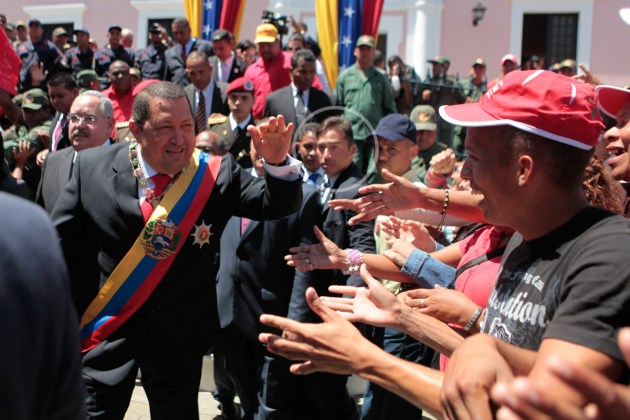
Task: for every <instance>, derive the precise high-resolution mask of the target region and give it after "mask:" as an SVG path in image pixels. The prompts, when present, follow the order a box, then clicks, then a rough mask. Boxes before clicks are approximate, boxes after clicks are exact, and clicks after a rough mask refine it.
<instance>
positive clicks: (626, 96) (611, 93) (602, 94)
mask: <svg viewBox="0 0 630 420" xmlns="http://www.w3.org/2000/svg"><path fill="white" fill-rule="evenodd" d="M595 92H597V95H598V102H597V105H598V106H599V109H601V110H602V112H604V114H606V115H608V116H610V117H613V118H617V114H618V113H619V111H621V108H623V106H624V105H625V104H627V103H628V102H630V90H628V89H624V88H620V87H617V86H609V85H601V86H597V87H596V88H595Z"/></svg>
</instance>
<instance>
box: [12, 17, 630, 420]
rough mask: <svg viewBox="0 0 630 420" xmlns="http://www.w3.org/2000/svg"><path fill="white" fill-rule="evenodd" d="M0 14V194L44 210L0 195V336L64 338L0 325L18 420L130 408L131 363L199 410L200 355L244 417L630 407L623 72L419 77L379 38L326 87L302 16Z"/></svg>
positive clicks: (563, 414) (593, 412)
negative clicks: (199, 32)
mask: <svg viewBox="0 0 630 420" xmlns="http://www.w3.org/2000/svg"><path fill="white" fill-rule="evenodd" d="M0 23H1V24H2V28H3V29H4V33H5V34H6V38H7V39H8V40H10V42H11V43H12V45H13V48H15V51H16V54H17V55H18V56H19V58H20V59H21V67H20V70H19V74H18V75H17V76H18V80H19V82H18V85H17V86H16V87H15V88H16V89H15V92H16V93H17V94H16V95H11V94H10V92H8V91H5V90H2V89H0V109H1V110H2V113H1V115H0V118H2V132H1V136H2V137H1V138H2V143H3V151H4V159H3V161H2V166H1V171H0V177H1V178H0V190H1V191H4V192H8V193H11V194H14V195H18V196H21V197H22V198H25V199H27V200H31V201H34V202H36V203H37V204H39V206H41V208H43V210H41V209H37V208H34V207H35V206H34V205H29V204H28V203H27V201H26V200H17V199H14V198H11V197H10V196H8V195H6V194H4V193H0V203H1V204H0V206H2V208H3V209H7V211H9V210H10V212H11V217H12V219H14V220H16V222H15V224H13V225H12V226H10V229H8V232H15V233H11V234H10V236H5V235H3V237H4V240H0V250H1V252H0V255H2V257H0V258H2V261H3V264H2V266H1V267H0V273H1V275H0V290H2V292H3V293H0V307H1V308H3V309H2V310H1V311H2V312H3V313H5V311H6V316H2V317H0V318H2V319H3V321H0V326H1V327H0V328H1V329H0V331H2V332H4V333H5V334H9V331H11V336H12V337H13V336H14V335H15V336H16V337H17V335H18V334H20V333H19V332H18V329H24V330H26V329H27V328H26V325H28V326H29V328H28V329H29V330H32V331H30V334H29V338H30V339H31V341H33V342H34V343H40V342H43V340H47V342H49V343H50V344H41V345H40V346H41V347H45V346H46V345H49V346H51V347H53V346H54V348H52V350H51V351H50V354H47V357H46V358H47V360H46V364H45V365H46V369H45V370H44V369H43V368H42V369H40V370H39V371H38V370H37V369H35V368H34V367H33V366H32V363H31V362H32V359H29V357H28V354H30V353H24V354H20V351H19V350H20V348H21V346H23V344H22V343H23V341H20V340H17V339H12V340H6V342H4V343H3V344H0V354H7V355H11V356H10V357H5V358H3V362H0V371H2V372H5V371H6V372H9V373H11V372H22V371H21V370H20V369H21V366H22V365H21V364H25V366H29V369H24V370H23V372H25V373H24V374H25V375H26V377H24V378H21V379H23V380H22V381H20V382H17V385H16V383H13V382H8V381H7V380H0V389H2V390H3V391H2V392H3V394H4V393H6V395H9V393H11V395H16V396H19V397H20V398H17V397H16V398H5V399H3V400H2V401H0V409H1V410H2V412H3V413H9V418H16V419H17V418H59V419H70V418H77V419H79V418H85V417H86V416H87V417H88V418H103V419H122V418H124V416H125V412H126V411H127V408H128V406H129V402H130V398H131V393H132V389H133V387H134V385H135V383H136V380H137V378H138V377H140V378H141V382H142V385H143V387H144V389H145V391H146V394H147V398H148V401H149V406H150V410H151V417H152V418H155V419H173V418H178V417H180V418H186V419H188V418H190V419H195V418H198V417H199V413H198V411H199V410H198V407H197V391H198V388H199V382H200V377H201V363H202V357H203V356H204V355H206V354H208V353H212V355H213V360H214V375H215V377H214V380H215V384H216V391H215V398H216V399H217V400H218V402H219V403H220V408H221V411H222V415H223V417H225V418H227V419H238V418H243V419H328V418H330V419H355V418H362V419H390V418H418V419H421V418H422V414H423V411H424V412H429V413H431V414H433V415H435V416H437V417H446V418H453V419H454V418H461V419H465V418H492V417H495V416H496V417H498V418H505V419H508V418H509V419H512V418H524V419H534V418H566V419H582V418H626V416H628V415H630V388H628V377H629V376H628V373H629V372H630V370H629V367H628V366H629V363H630V345H629V340H628V334H629V333H628V332H627V330H624V329H623V328H624V327H626V326H628V319H630V316H629V315H630V314H628V308H629V307H630V305H629V303H630V287H629V280H630V271H628V270H627V269H625V266H624V263H623V259H624V257H623V255H624V254H625V251H623V249H624V247H625V245H623V244H624V243H625V244H626V245H630V225H629V224H628V221H627V218H628V217H629V213H630V212H629V206H628V203H629V202H630V200H629V199H628V198H627V191H628V190H629V188H628V185H630V184H629V182H630V150H629V148H630V90H626V89H623V88H620V87H615V86H609V85H605V84H602V83H601V81H599V80H598V79H597V77H596V76H595V75H593V74H592V73H591V72H590V71H588V69H585V68H582V72H583V74H582V75H580V76H578V75H577V74H576V73H577V68H576V63H575V61H574V60H572V59H567V60H563V61H562V62H561V63H559V64H557V65H553V66H551V67H549V68H548V69H544V68H543V67H544V61H543V59H542V58H541V57H538V56H532V57H530V58H529V59H528V60H527V62H526V63H525V64H524V65H523V66H522V69H521V66H520V64H519V61H520V60H519V58H518V57H516V56H514V55H513V54H507V55H505V56H504V57H503V58H502V59H501V63H500V64H501V69H502V71H501V73H502V74H501V75H500V76H499V77H497V78H496V79H493V80H490V81H488V79H487V77H486V67H487V64H486V62H485V60H484V59H482V58H477V59H475V60H474V61H473V62H472V63H471V67H470V73H469V77H468V78H466V79H464V80H458V78H457V77H455V76H453V75H451V74H449V67H450V60H449V59H448V58H446V57H444V56H442V55H439V56H436V57H433V58H429V59H428V60H427V61H428V63H429V64H430V67H431V71H430V73H429V74H428V75H427V78H426V79H424V80H422V79H421V78H420V77H419V76H418V75H417V73H416V72H415V70H414V69H413V67H411V66H409V65H407V64H405V62H404V60H403V59H402V58H401V57H399V56H391V57H388V58H386V57H384V56H383V54H382V53H381V52H380V51H378V50H377V49H376V45H375V42H374V38H373V37H372V36H370V35H362V36H360V37H359V38H358V39H357V40H356V49H355V51H354V54H355V57H356V63H355V64H354V65H352V66H351V67H349V68H347V69H346V70H344V71H343V72H341V73H340V75H339V78H338V80H336V81H335V83H334V85H331V84H330V83H329V80H328V79H327V77H326V72H325V63H324V62H323V61H322V60H321V56H320V53H321V50H320V49H319V46H318V45H317V43H316V42H315V41H314V40H313V38H312V37H311V36H310V35H309V34H308V31H307V27H306V25H304V24H300V23H297V22H292V26H293V33H292V34H290V36H288V37H287V40H286V45H283V44H282V37H281V35H280V32H279V30H278V27H276V26H275V25H274V24H273V23H262V24H261V25H259V26H258V27H257V28H256V36H255V39H254V40H251V41H250V40H240V41H239V40H236V39H235V37H234V35H233V34H232V33H231V32H229V31H227V30H224V29H219V30H216V31H215V32H213V33H212V36H211V41H204V40H201V39H197V38H195V37H193V36H192V35H191V28H190V25H189V22H188V21H187V20H186V19H184V18H177V19H174V20H173V22H172V25H171V33H172V39H171V38H170V36H169V34H168V33H167V31H166V30H165V28H163V27H162V26H160V25H158V24H153V25H152V26H151V27H150V28H149V34H148V37H149V45H148V46H147V47H146V48H143V49H141V50H138V51H135V50H133V49H132V46H133V37H134V34H133V32H131V31H130V30H128V29H125V28H121V27H120V26H117V25H111V26H109V28H108V40H107V44H106V45H105V46H104V47H102V48H100V49H99V48H96V46H95V44H94V43H93V42H92V41H91V39H90V33H89V30H88V29H84V28H79V29H75V30H74V31H73V34H72V35H73V36H74V40H72V39H70V37H69V35H68V33H66V31H65V30H64V29H63V28H57V29H55V30H54V31H53V34H52V39H51V40H46V39H45V37H44V35H45V34H44V29H43V25H42V24H41V22H40V21H39V20H37V19H32V20H30V21H29V22H28V24H27V25H25V24H24V23H22V22H16V23H15V24H10V23H8V22H7V19H6V17H5V16H4V15H1V14H0ZM71 41H72V42H71ZM51 226H52V227H54V230H53V229H52V227H51ZM35 229H37V230H38V231H39V232H41V236H40V238H41V239H32V238H31V237H32V236H34V233H32V232H34V230H35ZM28 232H31V233H28ZM9 237H10V238H12V240H11V241H9V240H7V239H8V238H9ZM56 237H58V239H59V241H57V240H56ZM57 242H59V244H57ZM20 254H23V255H29V256H30V258H29V259H28V260H29V261H24V260H23V259H20V258H19V257H18V255H20ZM31 260H32V261H31ZM20 261H22V262H23V263H24V264H20ZM38 270H39V271H38ZM37 272H39V273H40V275H38V274H37ZM43 273H46V274H45V275H44V274H43ZM48 276H50V278H51V282H52V283H50V284H40V283H42V282H41V279H42V278H44V277H48ZM26 281H28V282H29V284H25V283H24V282H26ZM51 284H54V285H55V287H54V289H55V290H54V293H53V292H46V293H43V292H42V291H44V290H47V289H49V288H51ZM57 284H58V285H57ZM24 290H27V291H28V293H26V292H25V291H24ZM5 300H6V302H7V304H6V305H5V303H4V302H5ZM9 303H11V304H10V305H9ZM20 306H21V307H23V308H26V309H24V310H21V311H17V310H16V309H15V308H17V307H20ZM42 307H43V308H50V309H49V312H48V313H54V314H58V315H55V318H56V319H59V322H58V323H54V325H49V324H51V323H50V317H46V316H44V313H43V311H42V310H41V308H42ZM13 316H15V320H13V318H12V317H13ZM22 325H23V326H24V327H20V328H17V327H16V326H22ZM73 329H74V331H77V332H78V334H75V333H72V330H73ZM33 335H37V336H36V337H34V336H33ZM62 338H63V340H62ZM32 357H36V356H32ZM293 361H295V362H296V363H294V362H293ZM79 372H81V374H79ZM349 374H357V375H359V376H361V377H363V378H365V379H367V380H368V386H367V389H366V391H365V394H364V396H363V400H362V401H363V403H362V406H361V407H360V409H359V408H358V407H357V405H356V402H355V400H354V398H353V397H352V396H351V395H349V394H348V390H347V380H348V375H349ZM14 376H15V375H11V374H6V375H3V377H6V378H7V379H11V378H13V377H14ZM44 376H45V379H42V378H43V377H44ZM34 389H36V390H37V392H38V395H37V397H35V396H34ZM70 394H71V395H70ZM69 395H70V396H69ZM237 396H238V404H237V403H236V402H235V401H236V399H235V398H236V397H237ZM29 398H32V399H33V400H32V401H30V400H29ZM35 398H37V400H38V401H49V406H46V405H45V404H39V403H38V404H36V403H35ZM29 404H30V405H29ZM33 407H37V409H34V408H33ZM20 413H26V414H24V416H23V415H22V414H20Z"/></svg>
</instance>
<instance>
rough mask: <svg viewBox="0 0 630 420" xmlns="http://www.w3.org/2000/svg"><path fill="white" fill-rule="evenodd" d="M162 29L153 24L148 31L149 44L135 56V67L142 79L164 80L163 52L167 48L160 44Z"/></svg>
mask: <svg viewBox="0 0 630 420" xmlns="http://www.w3.org/2000/svg"><path fill="white" fill-rule="evenodd" d="M162 30H163V29H162V27H161V26H160V25H159V24H157V23H154V24H153V25H151V28H150V29H149V41H150V44H149V45H148V46H147V47H146V48H142V49H141V50H138V53H137V54H136V67H137V68H139V69H140V71H141V72H142V79H143V80H144V79H157V80H165V77H166V64H165V61H164V52H165V51H166V50H167V48H168V47H167V46H166V45H165V44H164V43H163V42H162Z"/></svg>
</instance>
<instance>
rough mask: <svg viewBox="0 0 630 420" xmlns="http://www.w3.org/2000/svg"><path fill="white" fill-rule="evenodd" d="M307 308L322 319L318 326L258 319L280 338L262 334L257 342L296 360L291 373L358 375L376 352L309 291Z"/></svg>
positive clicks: (272, 317) (354, 329) (348, 324)
mask: <svg viewBox="0 0 630 420" xmlns="http://www.w3.org/2000/svg"><path fill="white" fill-rule="evenodd" d="M306 301H307V303H308V306H310V308H311V309H312V310H313V312H315V313H316V314H317V315H318V316H319V317H320V318H321V319H322V321H323V322H322V323H319V324H306V323H301V322H297V321H293V320H290V319H288V318H283V317H279V316H275V315H267V314H265V315H261V317H260V322H262V323H263V324H265V325H268V326H270V327H273V328H277V329H279V330H282V336H278V335H275V334H270V333H262V334H260V335H259V337H258V339H259V340H260V342H261V343H263V344H266V345H267V350H269V351H270V352H272V353H275V354H278V355H280V356H282V357H284V358H287V359H289V360H297V361H300V362H301V363H297V364H294V365H292V366H291V372H292V373H294V374H297V375H307V374H309V373H313V372H331V373H337V374H342V375H349V374H353V373H358V371H359V369H361V368H362V367H364V365H365V363H366V360H368V359H369V355H370V354H371V353H373V352H374V351H376V350H378V347H376V346H375V345H374V344H372V343H370V342H369V341H368V340H366V339H365V338H364V337H363V336H362V335H361V333H360V332H359V330H357V329H356V328H355V327H354V326H353V325H352V324H351V323H350V322H348V321H347V320H345V319H344V318H343V317H342V316H341V315H339V314H337V313H336V312H335V311H333V310H332V309H330V308H328V307H327V306H326V305H325V304H324V303H323V302H322V300H321V298H320V297H319V296H317V292H315V289H313V288H312V287H309V288H308V289H307V291H306Z"/></svg>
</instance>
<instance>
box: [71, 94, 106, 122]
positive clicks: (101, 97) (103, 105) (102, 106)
mask: <svg viewBox="0 0 630 420" xmlns="http://www.w3.org/2000/svg"><path fill="white" fill-rule="evenodd" d="M82 96H91V97H93V98H98V99H99V100H100V101H101V104H100V106H99V109H100V110H101V113H102V114H103V116H104V117H105V118H114V106H113V105H112V101H110V100H109V98H108V97H107V96H105V95H103V94H102V93H101V92H99V91H97V90H86V91H85V92H83V93H81V94H80V95H79V96H78V98H80V97H82Z"/></svg>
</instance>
